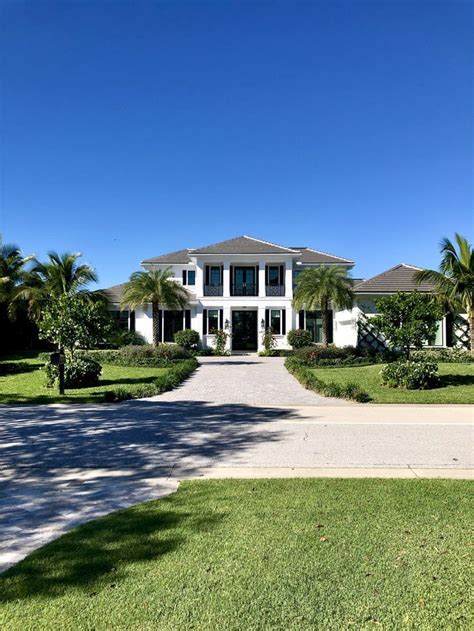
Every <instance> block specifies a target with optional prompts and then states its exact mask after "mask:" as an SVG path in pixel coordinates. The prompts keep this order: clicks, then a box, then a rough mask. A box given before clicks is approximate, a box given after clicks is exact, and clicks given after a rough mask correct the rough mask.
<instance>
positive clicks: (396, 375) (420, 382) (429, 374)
mask: <svg viewBox="0 0 474 631" xmlns="http://www.w3.org/2000/svg"><path fill="white" fill-rule="evenodd" d="M380 374H381V376H382V384H383V385H386V386H389V387H390V388H406V389H407V390H426V389H427V388H433V387H435V386H437V385H438V383H439V377H438V364H436V363H435V362H432V361H429V360H425V359H421V360H420V359H418V360H415V361H397V362H393V363H392V364H387V365H386V366H384V367H383V369H382V370H381V371H380Z"/></svg>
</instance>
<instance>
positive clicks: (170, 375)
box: [104, 357, 198, 403]
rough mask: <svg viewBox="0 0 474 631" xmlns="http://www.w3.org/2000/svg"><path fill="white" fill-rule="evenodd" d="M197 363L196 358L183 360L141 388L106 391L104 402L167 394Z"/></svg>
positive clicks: (192, 370)
mask: <svg viewBox="0 0 474 631" xmlns="http://www.w3.org/2000/svg"><path fill="white" fill-rule="evenodd" d="M197 367H198V362H197V360H196V358H194V357H193V358H191V359H185V360H183V361H180V362H176V363H175V364H173V365H171V367H170V369H169V371H168V372H167V373H166V374H165V375H160V376H158V377H157V378H156V379H155V381H154V382H153V383H149V384H148V383H147V384H144V385H142V386H135V387H129V388H125V387H123V386H120V387H118V388H115V389H114V390H108V391H107V392H105V393H104V399H105V401H107V402H109V403H117V402H119V401H126V400H128V399H142V398H145V397H154V396H156V395H158V394H161V393H162V392H167V391H168V390H172V389H173V388H176V387H177V386H179V385H180V383H182V382H183V381H184V380H185V379H187V378H188V377H189V375H190V374H191V373H192V372H194V370H196V368H197Z"/></svg>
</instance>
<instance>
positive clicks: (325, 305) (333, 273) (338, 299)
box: [293, 265, 354, 346]
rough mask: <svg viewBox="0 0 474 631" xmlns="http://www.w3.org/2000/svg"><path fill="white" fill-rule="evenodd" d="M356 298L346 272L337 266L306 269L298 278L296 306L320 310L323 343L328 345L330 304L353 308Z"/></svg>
mask: <svg viewBox="0 0 474 631" xmlns="http://www.w3.org/2000/svg"><path fill="white" fill-rule="evenodd" d="M353 300H354V294H353V292H352V285H351V280H350V278H349V276H348V275H347V271H346V270H345V269H344V268H343V267H340V266H338V265H336V266H321V267H313V268H307V269H305V270H304V271H303V272H302V273H301V274H300V275H299V277H298V280H297V284H296V289H295V293H294V298H293V306H294V308H295V309H306V310H307V311H315V310H316V309H320V310H321V320H322V343H323V346H327V345H328V337H329V330H328V327H329V307H330V305H333V306H334V307H336V308H340V309H351V308H352V304H353Z"/></svg>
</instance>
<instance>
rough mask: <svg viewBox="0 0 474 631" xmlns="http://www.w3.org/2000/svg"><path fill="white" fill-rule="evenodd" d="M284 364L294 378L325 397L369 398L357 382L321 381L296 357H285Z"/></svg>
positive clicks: (358, 399)
mask: <svg viewBox="0 0 474 631" xmlns="http://www.w3.org/2000/svg"><path fill="white" fill-rule="evenodd" d="M285 366H286V368H287V370H288V372H290V373H291V374H292V375H293V376H294V377H296V379H298V381H299V382H300V383H301V384H302V385H303V386H304V387H305V388H307V389H308V390H313V391H314V392H318V393H319V394H321V395H323V396H325V397H335V398H340V399H349V400H352V401H357V402H359V403H366V402H367V401H369V400H370V397H369V395H368V394H367V392H366V391H365V390H364V389H363V388H361V387H360V386H359V384H357V383H347V384H339V383H335V382H333V381H322V380H321V379H319V378H318V377H316V375H315V374H314V372H313V371H312V370H311V369H310V368H308V367H307V366H306V365H305V364H304V362H303V361H302V360H301V359H300V358H298V357H287V359H286V360H285Z"/></svg>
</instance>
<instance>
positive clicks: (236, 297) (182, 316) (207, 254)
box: [103, 236, 469, 352]
mask: <svg viewBox="0 0 474 631" xmlns="http://www.w3.org/2000/svg"><path fill="white" fill-rule="evenodd" d="M141 265H142V267H143V268H144V269H147V270H152V269H163V270H164V269H167V268H171V270H172V272H173V274H174V278H175V280H176V282H178V283H182V284H183V285H184V287H186V289H187V290H188V292H189V303H188V305H187V308H186V309H184V310H183V311H172V310H169V309H167V308H166V305H163V306H162V309H161V311H160V318H161V327H160V330H161V336H162V340H161V341H162V342H173V341H174V335H175V333H176V332H177V331H180V330H182V329H194V330H196V331H198V332H199V334H200V336H201V342H202V346H203V347H212V346H213V345H214V335H213V332H214V331H216V330H217V329H225V330H227V331H228V332H229V333H230V334H231V335H230V337H229V341H228V350H230V351H235V352H238V351H246V352H254V351H257V350H262V349H263V344H262V335H263V333H264V331H265V330H266V329H268V328H269V327H270V328H271V329H272V330H273V333H274V335H275V338H276V341H277V347H278V348H288V342H287V337H286V336H287V333H288V331H290V330H291V329H306V330H308V331H310V333H311V337H312V340H313V342H316V343H318V342H320V341H321V333H322V322H321V313H320V312H319V311H295V310H294V309H293V307H292V300H293V289H294V287H295V282H296V278H297V277H298V274H299V273H301V272H302V271H303V270H304V269H305V268H308V267H315V266H321V265H338V266H342V267H345V268H346V269H347V270H348V271H350V270H351V269H352V268H353V266H354V261H351V260H349V259H346V258H342V257H339V256H335V255H333V254H327V253H326V252H320V251H318V250H315V249H312V248H310V247H299V246H298V247H288V246H283V245H277V244H275V243H270V242H268V241H262V240H261V239H256V238H254V237H249V236H241V237H236V238H235V239H229V240H227V241H221V242H220V243H215V244H212V245H208V246H205V247H202V248H196V249H185V250H179V251H177V252H170V253H169V254H162V255H160V256H156V257H153V258H148V259H145V260H143V261H142V262H141ZM417 269H419V268H417V267H414V266H411V265H406V264H403V263H401V264H399V265H396V266H395V267H393V268H391V269H389V270H387V271H385V272H382V273H381V274H379V275H377V276H375V277H373V278H371V279H368V280H363V279H354V280H353V282H354V294H355V300H354V305H353V308H352V309H348V310H335V311H334V312H333V311H331V314H330V318H331V325H330V339H329V341H330V342H332V343H334V344H335V345H336V346H356V345H357V344H364V345H370V344H371V343H372V342H373V345H374V346H377V341H376V340H372V339H371V334H370V332H368V331H361V329H360V326H359V321H360V315H361V314H362V313H364V314H367V315H370V314H373V313H374V312H375V310H376V308H375V304H376V302H375V301H376V299H377V297H380V296H382V295H387V294H391V293H394V292H396V291H414V290H418V291H422V292H429V291H430V290H431V289H432V287H431V286H430V285H428V284H426V283H425V284H423V285H421V286H418V285H417V284H416V283H415V281H414V275H415V272H416V271H417ZM123 287H124V285H123V284H122V285H115V286H114V287H109V288H108V289H105V290H103V292H104V293H105V294H106V295H107V297H108V298H109V302H110V304H111V310H112V311H113V313H114V315H115V317H116V318H117V319H118V320H119V322H120V324H121V325H122V326H124V327H127V328H129V329H131V330H135V331H137V332H138V333H140V334H141V335H143V337H144V338H145V339H146V340H147V341H148V342H151V341H152V315H151V305H148V306H144V307H143V308H140V309H138V310H136V312H128V311H121V310H120V301H121V297H122V292H123ZM468 342H469V335H468V329H467V321H466V320H465V317H462V316H459V317H457V319H456V321H455V322H453V321H451V320H450V316H447V317H445V318H443V320H442V321H441V322H440V323H439V327H438V334H437V336H436V339H435V340H432V341H431V342H430V345H432V346H440V347H443V346H467V344H468Z"/></svg>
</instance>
